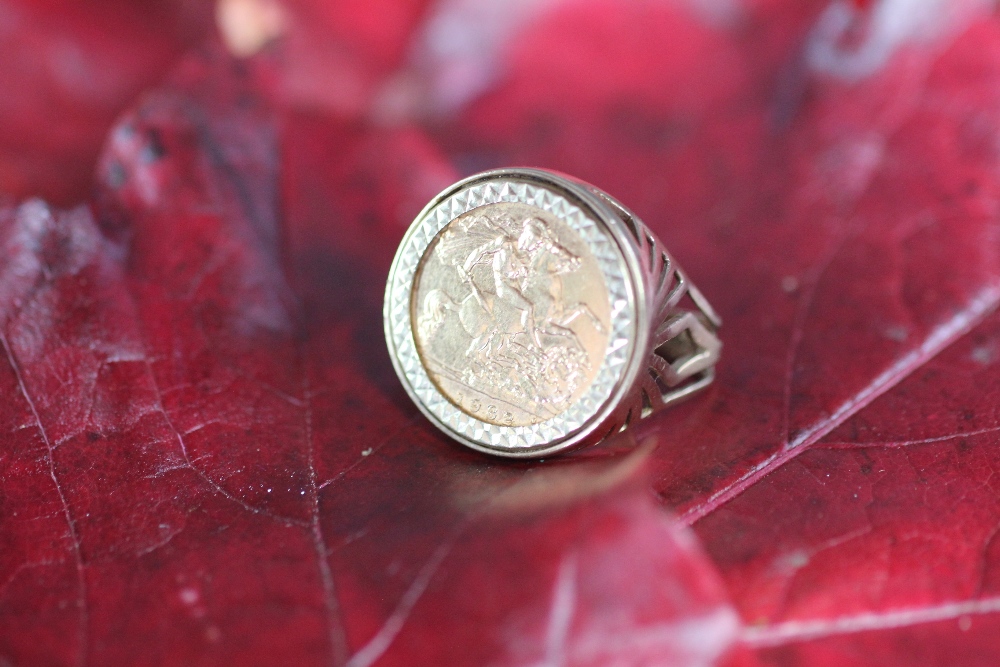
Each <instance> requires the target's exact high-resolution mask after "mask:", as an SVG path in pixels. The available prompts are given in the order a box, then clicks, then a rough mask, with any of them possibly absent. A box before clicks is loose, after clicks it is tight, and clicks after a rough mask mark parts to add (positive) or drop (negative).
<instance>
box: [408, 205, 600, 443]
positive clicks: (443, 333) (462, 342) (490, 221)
mask: <svg viewBox="0 0 1000 667" xmlns="http://www.w3.org/2000/svg"><path fill="white" fill-rule="evenodd" d="M410 310H411V313H410V322H411V325H412V329H413V339H414V342H415V343H416V348H417V351H418V353H419V355H420V359H421V362H422V363H423V366H424V367H425V369H426V371H427V375H428V376H429V378H430V380H431V381H432V382H433V383H434V385H435V386H436V387H437V388H438V390H439V391H440V392H441V394H442V395H444V396H445V397H446V398H447V399H448V400H449V401H450V402H451V403H452V404H453V405H455V406H456V407H458V408H459V409H460V410H461V411H463V412H464V413H466V414H468V415H470V416H472V417H474V418H476V419H478V420H481V421H484V422H487V423H490V424H495V425H498V426H508V427H516V426H530V425H534V424H539V423H542V422H545V421H547V420H550V419H552V418H554V417H557V416H558V415H560V414H562V413H563V412H564V411H566V410H567V409H568V407H569V406H570V405H571V404H573V402H574V401H576V400H577V399H578V398H579V397H580V396H581V395H582V394H583V393H584V392H586V391H587V389H588V388H589V387H590V386H591V384H592V383H593V382H594V379H595V377H596V375H597V373H598V371H599V370H600V368H601V366H602V363H603V361H604V355H605V350H606V349H607V346H608V340H609V331H610V328H611V327H610V324H611V323H610V319H611V304H610V299H609V295H608V288H607V285H606V283H605V278H604V274H603V272H602V270H601V267H600V265H599V264H598V261H597V260H596V259H595V257H594V255H593V253H592V251H591V249H590V247H589V246H588V244H587V243H586V242H585V241H584V240H583V239H582V238H581V237H580V236H579V234H577V233H576V232H575V231H574V230H573V229H572V228H571V227H570V226H569V225H567V224H566V223H565V222H564V221H563V220H561V219H560V218H559V217H557V216H556V215H553V214H552V213H551V212H549V211H545V210H543V209H541V208H538V207H535V206H532V205H530V204H526V203H520V202H500V203H492V204H487V205H485V206H480V207H478V208H474V209H472V210H470V211H467V212H465V213H463V214H462V215H459V216H458V217H456V218H455V219H453V220H451V221H450V222H449V223H448V224H447V225H446V226H445V227H444V228H443V229H441V231H440V232H439V233H438V234H437V236H436V237H435V238H434V239H433V241H431V243H430V245H429V246H428V247H427V250H426V251H425V252H424V255H423V257H422V258H421V260H420V264H419V266H418V267H417V270H416V274H415V279H414V284H413V291H412V297H411V302H410Z"/></svg>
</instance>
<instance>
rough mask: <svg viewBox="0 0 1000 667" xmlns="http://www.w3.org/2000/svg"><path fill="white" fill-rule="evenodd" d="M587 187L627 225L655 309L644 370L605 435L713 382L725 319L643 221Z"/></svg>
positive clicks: (645, 353) (678, 400) (601, 192)
mask: <svg viewBox="0 0 1000 667" xmlns="http://www.w3.org/2000/svg"><path fill="white" fill-rule="evenodd" d="M586 187H587V189H588V190H590V192H591V193H593V194H594V195H596V196H597V197H598V198H599V199H600V200H601V201H602V202H604V203H605V204H607V205H608V207H609V208H610V209H611V211H612V212H613V213H614V215H615V217H616V218H617V220H618V221H620V222H621V224H622V225H623V226H624V227H625V229H626V230H628V234H626V235H625V236H626V238H627V239H628V240H629V242H634V244H635V250H636V253H637V255H638V257H639V258H640V264H641V267H642V272H643V276H642V279H643V284H644V287H645V289H644V290H643V291H644V295H645V297H646V299H647V300H648V304H647V307H648V311H647V312H649V313H651V314H652V318H651V322H652V330H651V332H650V337H649V343H648V345H647V349H646V350H644V351H643V352H642V356H643V357H645V358H646V372H645V373H640V375H639V377H638V378H637V379H636V382H635V384H634V385H633V386H632V387H631V388H630V390H629V392H628V393H627V394H626V396H625V398H624V399H623V400H622V401H621V402H620V403H619V405H618V407H617V408H616V409H615V411H614V412H613V413H612V415H611V417H610V418H609V419H608V422H607V425H606V426H602V428H601V430H600V432H601V433H604V434H605V435H604V437H607V436H609V435H612V434H614V433H617V432H620V431H622V430H624V429H626V428H628V427H629V426H630V425H632V424H634V423H635V422H637V421H639V420H640V419H644V418H646V417H648V416H649V415H651V414H653V413H654V412H657V411H659V410H661V409H662V408H665V407H667V406H669V405H673V404H675V403H678V402H680V401H682V400H684V399H686V398H688V397H690V396H692V395H693V394H695V393H697V392H699V391H701V390H702V389H705V388H706V387H708V386H709V385H710V384H711V383H712V381H713V380H714V378H715V364H716V362H717V361H718V360H719V356H720V354H721V351H722V342H721V341H720V340H719V338H718V333H717V332H718V330H719V327H721V326H722V320H721V318H720V317H719V316H718V314H716V312H715V311H714V310H713V309H712V306H711V305H710V304H709V303H708V301H707V300H706V299H705V297H704V296H702V294H701V292H699V291H698V289H697V288H696V287H695V286H694V284H693V283H692V282H691V281H690V280H689V279H688V277H687V276H686V275H685V273H684V272H683V271H682V270H681V269H680V267H678V266H677V264H676V262H675V261H674V260H673V258H672V257H671V256H670V253H668V252H667V250H666V248H665V247H664V245H663V243H662V242H661V241H660V240H659V239H657V238H656V235H654V234H653V232H652V231H651V230H650V229H649V228H648V227H647V226H646V225H645V223H643V222H642V221H641V220H640V219H639V218H638V217H636V216H635V214H633V213H632V212H631V211H629V210H628V209H627V208H626V207H625V206H623V205H622V204H621V203H620V202H618V201H617V200H616V199H614V198H613V197H611V196H610V195H608V194H607V193H605V192H603V191H602V190H599V189H598V188H595V187H594V186H590V185H588V186H586ZM602 439H603V438H602Z"/></svg>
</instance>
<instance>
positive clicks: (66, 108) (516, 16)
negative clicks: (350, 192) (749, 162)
mask: <svg viewBox="0 0 1000 667" xmlns="http://www.w3.org/2000/svg"><path fill="white" fill-rule="evenodd" d="M991 9H992V3H990V2H984V1H975V0H971V1H970V0H950V1H949V0H881V1H878V2H877V1H875V0H835V1H832V2H831V1H830V0H629V1H627V2H626V1H618V2H615V1H610V0H602V1H598V0H506V1H504V2H492V1H489V0H365V1H359V0H330V1H322V0H149V1H143V2H135V1H132V0H97V1H93V2H87V3H79V2H73V1H72V0H0V53H2V54H3V57H2V58H0V89H2V90H4V91H5V94H4V95H3V96H2V98H0V191H2V192H5V193H7V194H9V195H13V196H15V197H19V198H20V197H24V196H28V195H39V196H43V197H45V198H48V199H50V200H52V201H54V202H56V203H59V204H63V205H66V204H69V203H72V202H76V201H80V200H82V199H84V198H85V197H86V196H87V194H88V192H89V187H90V183H91V181H92V174H93V169H94V164H95V162H96V159H97V154H98V151H99V150H100V147H101V146H102V144H103V142H104V140H105V135H106V133H107V130H108V128H109V127H110V126H111V124H112V123H113V121H114V119H115V117H116V116H117V115H118V114H120V113H121V112H122V111H123V110H124V109H125V108H126V107H127V106H128V105H129V104H130V103H134V102H135V101H136V99H137V97H138V96H139V95H140V93H141V92H142V91H143V90H145V89H147V88H150V87H151V86H154V85H155V84H157V83H158V82H161V81H163V80H164V79H165V78H166V77H167V76H168V75H169V74H170V72H171V71H172V70H173V69H174V68H175V67H176V66H177V63H178V61H179V59H181V58H182V56H183V54H185V53H188V52H190V51H191V50H193V49H197V48H202V47H204V45H206V44H211V43H214V42H218V43H221V44H222V45H223V47H224V48H225V49H226V50H227V51H228V53H230V54H231V55H232V56H233V57H234V58H238V59H249V60H253V61H259V60H267V61H268V66H269V67H270V68H271V76H272V79H273V83H274V85H275V93H274V99H275V100H276V101H277V102H278V103H280V104H281V105H282V106H283V107H284V108H285V109H286V110H289V111H291V112H300V113H306V114H310V115H312V116H315V117H319V118H322V119H327V120H333V121H334V122H356V123H372V124H376V125H380V126H405V125H407V124H418V125H421V126H423V127H424V128H426V130H427V132H428V133H429V135H430V136H433V137H434V141H435V143H437V144H439V145H440V146H442V147H443V148H444V149H445V151H446V152H447V153H448V154H449V155H450V157H451V158H452V159H453V161H454V162H455V164H457V166H458V168H459V169H460V170H461V171H469V170H471V169H474V168H478V167H480V166H488V165H489V164H493V163H497V162H498V161H500V160H503V159H507V160H515V161H517V160H518V158H522V159H533V160H534V161H536V162H538V161H543V160H544V161H546V162H549V163H550V164H546V165H545V166H550V167H563V168H566V169H568V168H571V167H572V168H575V169H577V170H580V169H581V168H582V169H583V170H584V171H592V172H593V173H592V174H591V175H592V176H600V175H601V174H600V173H599V172H600V171H601V170H600V169H599V168H598V167H597V166H596V165H592V164H591V163H596V162H597V161H599V160H600V159H605V160H608V159H610V158H608V157H607V156H604V157H603V158H599V157H598V154H599V153H601V152H606V151H607V149H609V148H615V149H618V150H617V152H621V147H622V146H623V145H626V144H631V145H633V146H638V147H640V148H642V149H643V150H642V151H640V152H642V153H645V154H647V155H648V154H650V153H651V152H653V151H654V150H655V151H656V152H659V153H663V152H669V151H675V152H676V151H682V150H683V149H684V146H685V144H689V143H691V142H692V140H693V138H694V137H695V136H696V135H697V134H698V132H699V131H700V130H701V129H703V128H704V127H705V125H706V124H707V123H709V122H711V121H712V120H713V119H712V118H710V116H712V115H713V114H715V115H718V114H726V115H729V116H730V118H729V122H728V123H727V124H726V127H728V128H729V129H730V132H731V133H732V134H733V136H734V137H735V136H736V135H737V134H739V133H741V132H743V133H744V134H746V133H747V132H748V131H749V130H751V128H748V127H747V126H746V123H753V122H755V120H754V119H753V118H752V116H753V113H754V112H757V111H761V110H763V109H765V107H766V112H767V114H769V116H768V118H766V119H760V120H761V122H768V123H770V124H771V127H772V129H774V130H776V131H778V130H780V129H781V128H782V127H785V126H787V125H789V124H791V123H792V122H793V121H794V119H795V117H796V114H797V109H798V106H799V105H800V104H801V102H802V100H803V99H804V98H805V97H806V96H807V95H808V94H809V92H810V85H811V81H812V80H813V79H814V78H815V77H816V76H829V77H833V78H836V79H840V80H845V81H857V80H860V79H863V78H864V77H865V76H866V75H868V74H871V73H873V72H875V71H876V70H877V69H878V68H879V67H880V66H881V65H882V64H883V63H884V62H885V61H886V60H887V59H888V58H890V56H892V55H893V54H894V53H895V52H896V51H897V49H899V48H900V47H901V46H905V45H907V44H912V43H913V42H921V43H926V42H928V41H932V40H934V39H940V38H942V36H946V35H949V34H951V33H952V32H954V31H955V30H956V29H960V28H961V27H962V26H963V25H964V24H965V23H967V22H968V20H969V18H970V17H971V16H974V15H976V14H978V13H982V12H983V11H990V10H991ZM491 94H492V95H493V96H494V97H493V101H491V100H490V95H491ZM501 102H502V103H501ZM751 105H756V108H755V109H752V110H751V109H750V106H751ZM714 120H718V119H717V118H716V119H714ZM556 135H558V136H556ZM720 140H721V141H726V139H723V138H720ZM532 142H534V143H535V144H539V143H544V144H545V146H544V147H539V146H537V145H536V146H534V147H533V146H531V144H532ZM540 148H541V150H539V149H540ZM581 162H583V163H584V164H582V165H581V164H580V163H581ZM588 166H592V169H589V168H588ZM613 186H614V183H606V184H605V187H608V188H609V189H610V188H612V187H613Z"/></svg>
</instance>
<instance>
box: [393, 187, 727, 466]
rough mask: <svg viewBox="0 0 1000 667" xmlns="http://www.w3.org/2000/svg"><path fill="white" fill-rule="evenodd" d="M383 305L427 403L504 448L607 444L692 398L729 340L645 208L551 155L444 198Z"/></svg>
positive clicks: (486, 448) (543, 451)
mask: <svg viewBox="0 0 1000 667" xmlns="http://www.w3.org/2000/svg"><path fill="white" fill-rule="evenodd" d="M383 317H384V323H385V336H386V343H387V345H388V348H389V353H390V356H391V357H392V362H393V366H394V367H395V369H396V373H397V375H399V379H400V380H401V381H402V383H403V386H404V387H405V389H406V391H407V393H408V394H409V395H410V397H411V398H412V399H413V401H414V402H415V403H416V404H417V407H419V408H420V410H421V411H422V412H423V413H424V414H425V415H426V416H427V417H428V418H429V419H430V420H431V421H432V422H433V423H434V424H435V425H436V426H437V427H438V428H440V429H441V430H442V431H444V432H445V433H446V434H448V435H449V436H451V437H452V438H454V439H455V440H457V441H458V442H460V443H462V444H464V445H466V446H468V447H471V448H473V449H476V450H479V451H481V452H486V453H490V454H495V455H499V456H507V457H520V458H528V457H540V456H548V455H551V454H555V453H557V452H564V451H568V450H571V449H575V448H578V447H582V446H586V445H591V444H596V443H597V442H599V441H601V440H603V439H604V438H606V437H607V436H609V435H612V434H614V433H617V432H618V431H621V430H624V429H625V428H627V427H628V426H629V425H631V424H634V423H635V422H637V421H638V420H639V419H642V418H644V417H646V416H648V415H650V414H652V413H653V412H655V411H657V410H659V409H660V408H662V407H665V406H667V405H671V404H673V403H676V402H677V401H679V400H681V399H684V398H687V397H688V396H690V395H691V394H693V393H695V392H697V391H698V390H700V389H703V388H705V387H706V386H708V385H709V384H710V383H711V382H712V379H713V377H714V367H715V363H716V361H718V359H719V353H720V350H721V347H722V345H721V343H720V341H719V339H718V337H717V331H718V328H719V326H720V325H721V321H720V319H719V317H718V315H716V314H715V312H714V311H713V310H712V307H711V306H710V305H709V304H708V302H707V301H706V300H705V298H704V297H703V296H702V295H701V293H700V292H698V290H697V289H696V288H695V287H694V285H693V284H692V283H691V282H690V280H688V278H687V276H686V275H685V274H684V273H683V272H682V271H681V270H680V268H678V266H677V264H676V263H675V262H674V261H673V259H672V258H671V257H670V255H669V254H668V253H667V251H666V249H665V248H664V247H663V244H662V243H660V242H659V241H658V240H657V239H656V237H655V236H654V235H653V234H652V232H650V231H649V229H648V228H647V227H646V226H645V225H644V224H643V223H642V222H641V221H640V220H639V219H638V218H637V217H635V216H634V215H633V214H632V213H631V212H629V211H628V209H626V208H625V207H624V206H622V205H621V204H620V203H618V202H617V201H615V200H614V199H613V198H611V197H610V196H608V195H607V194H605V193H604V192H602V191H601V190H599V189H597V188H595V187H594V186H591V185H588V184H586V183H583V182H581V181H578V180H576V179H572V178H570V177H567V176H564V175H562V174H557V173H553V172H550V171H545V170H541V169H498V170H494V171H487V172H484V173H481V174H477V175H475V176H471V177H469V178H467V179H464V180H462V181H460V182H458V183H456V184H454V185H452V186H451V187H449V188H448V189H447V190H445V191H444V192H442V193H441V194H440V195H438V196H437V197H436V198H435V199H433V200H432V201H431V202H430V203H429V204H428V205H427V206H426V207H425V208H424V210H423V211H421V213H420V214H419V215H418V216H417V218H416V220H414V222H413V224H412V225H411V226H410V228H409V230H408V231H407V232H406V235H405V236H404V237H403V240H402V242H401V244H400V246H399V250H397V252H396V257H395V259H394V260H393V263H392V268H391V269H390V272H389V280H388V284H387V286H386V295H385V306H384V311H383Z"/></svg>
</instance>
